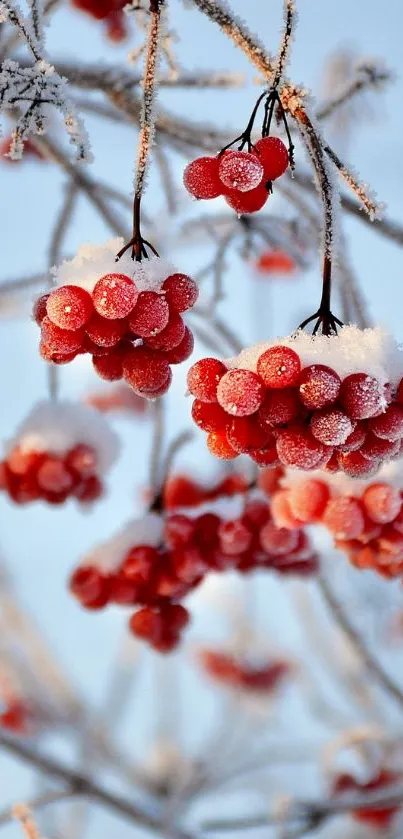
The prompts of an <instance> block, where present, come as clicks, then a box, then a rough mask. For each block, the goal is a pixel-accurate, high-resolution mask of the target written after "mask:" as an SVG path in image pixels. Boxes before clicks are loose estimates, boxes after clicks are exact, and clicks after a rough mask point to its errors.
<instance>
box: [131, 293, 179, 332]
mask: <svg viewBox="0 0 403 839" xmlns="http://www.w3.org/2000/svg"><path fill="white" fill-rule="evenodd" d="M168 321H169V306H168V303H167V301H166V300H165V298H164V297H163V296H162V294H157V292H156V291H140V294H139V296H138V298H137V303H136V305H135V307H134V309H133V310H132V312H131V315H130V317H129V327H130V329H131V331H132V332H134V334H135V335H139V336H140V338H149V337H150V336H151V335H157V334H158V332H162V330H163V329H165V327H166V326H167V324H168Z"/></svg>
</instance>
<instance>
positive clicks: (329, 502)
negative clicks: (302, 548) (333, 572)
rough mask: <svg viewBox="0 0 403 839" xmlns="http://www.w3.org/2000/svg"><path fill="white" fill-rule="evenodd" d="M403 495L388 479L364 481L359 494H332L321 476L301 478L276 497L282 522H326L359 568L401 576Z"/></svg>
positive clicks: (289, 525)
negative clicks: (372, 481) (374, 481)
mask: <svg viewBox="0 0 403 839" xmlns="http://www.w3.org/2000/svg"><path fill="white" fill-rule="evenodd" d="M402 501H403V493H402V492H401V491H400V490H399V489H397V488H396V487H395V486H393V485H391V484H390V483H388V482H386V481H381V480H379V481H377V482H376V483H366V484H365V486H364V487H363V488H362V490H361V492H360V494H354V496H353V495H349V494H348V493H347V492H345V493H341V492H340V491H338V492H337V494H334V495H332V492H331V486H329V485H328V484H327V483H326V481H325V480H321V479H320V478H311V479H307V480H302V481H298V482H297V483H295V484H293V485H292V486H290V487H289V488H288V489H280V490H279V491H277V492H276V493H275V494H274V496H273V499H272V513H273V518H274V521H275V522H276V524H277V525H278V526H281V527H285V528H291V529H293V528H294V527H303V526H304V525H306V524H322V525H324V526H325V527H326V528H327V530H329V531H330V533H331V534H332V536H333V538H334V540H335V546H336V547H337V548H339V549H340V550H343V551H344V552H345V553H346V554H347V556H348V557H349V559H350V561H351V563H352V564H353V565H355V566H356V567H357V568H371V569H373V570H374V571H377V572H378V574H381V575H382V576H383V577H386V578H388V579H389V578H393V577H397V576H402V575H403V507H402Z"/></svg>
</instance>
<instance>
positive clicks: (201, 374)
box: [187, 358, 227, 402]
mask: <svg viewBox="0 0 403 839" xmlns="http://www.w3.org/2000/svg"><path fill="white" fill-rule="evenodd" d="M226 372H227V368H226V366H225V364H223V363H222V361H219V360H218V359H217V358H202V359H201V360H200V361H196V363H195V364H193V365H192V367H191V368H190V370H189V372H188V375H187V386H188V390H189V391H190V393H191V394H192V396H196V398H197V399H200V400H201V402H216V401H217V386H218V383H219V381H220V379H221V378H222V377H223V375H224V373H226Z"/></svg>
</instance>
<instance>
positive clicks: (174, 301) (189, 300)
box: [162, 274, 199, 312]
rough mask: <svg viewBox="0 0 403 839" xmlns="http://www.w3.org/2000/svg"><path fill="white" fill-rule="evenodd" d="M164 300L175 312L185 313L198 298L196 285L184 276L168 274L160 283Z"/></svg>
mask: <svg viewBox="0 0 403 839" xmlns="http://www.w3.org/2000/svg"><path fill="white" fill-rule="evenodd" d="M162 290H163V291H164V292H165V300H166V302H167V303H168V306H169V308H170V309H173V310H174V311H175V312H186V311H187V309H191V308H192V306H194V304H195V303H196V300H197V298H198V296H199V289H198V287H197V284H196V283H195V281H194V280H192V278H191V277H188V276H187V275H186V274H170V275H169V277H167V278H166V280H164V282H163V283H162Z"/></svg>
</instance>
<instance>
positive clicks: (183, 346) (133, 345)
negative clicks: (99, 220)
mask: <svg viewBox="0 0 403 839" xmlns="http://www.w3.org/2000/svg"><path fill="white" fill-rule="evenodd" d="M119 244H121V242H120V240H112V241H111V242H108V243H107V244H106V245H105V246H103V247H91V246H84V247H82V248H80V250H79V252H78V255H77V257H76V258H75V259H73V260H72V261H71V262H65V263H63V265H62V266H60V268H59V269H56V272H55V273H56V282H57V286H58V287H57V288H54V289H53V290H52V291H51V292H50V293H48V294H45V295H42V297H40V298H39V300H37V301H36V303H35V306H34V312H33V316H34V318H35V320H36V322H37V323H38V325H39V326H40V328H41V343H40V353H41V356H42V358H44V359H45V360H46V361H49V362H53V363H55V364H67V363H69V362H70V361H73V360H74V359H75V358H76V357H77V355H79V354H83V353H89V354H90V355H92V361H93V365H94V369H95V371H96V372H97V374H98V375H99V376H100V377H101V378H102V379H105V380H106V381H118V380H120V379H122V378H123V379H124V380H125V381H126V382H127V383H128V384H129V385H130V386H131V387H132V388H133V390H134V391H135V392H136V393H137V394H139V395H140V396H144V397H145V398H147V399H155V398H156V397H158V396H161V395H162V394H163V393H165V392H166V391H167V390H168V388H169V386H170V383H171V380H172V371H171V365H172V364H179V363H180V362H181V361H184V360H185V359H187V358H189V356H190V355H191V353H192V350H193V343H194V342H193V335H192V333H191V331H190V329H189V328H188V327H187V326H186V325H185V323H184V321H183V318H182V317H181V313H183V312H184V311H186V310H187V309H190V308H191V307H192V306H193V304H194V303H195V301H196V299H197V296H198V289H197V285H196V283H195V282H194V281H193V280H192V279H191V278H190V277H188V276H186V275H185V274H178V273H176V272H175V271H173V270H171V267H170V266H168V265H167V263H165V262H164V261H163V260H162V259H159V257H156V256H152V257H150V258H149V259H145V260H144V261H143V262H141V263H138V262H134V261H133V260H132V259H131V258H130V256H129V254H128V253H126V254H124V256H123V257H122V258H121V260H120V261H119V263H118V264H116V262H115V258H114V254H115V253H116V250H117V248H118V247H119ZM70 280H71V282H70Z"/></svg>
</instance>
